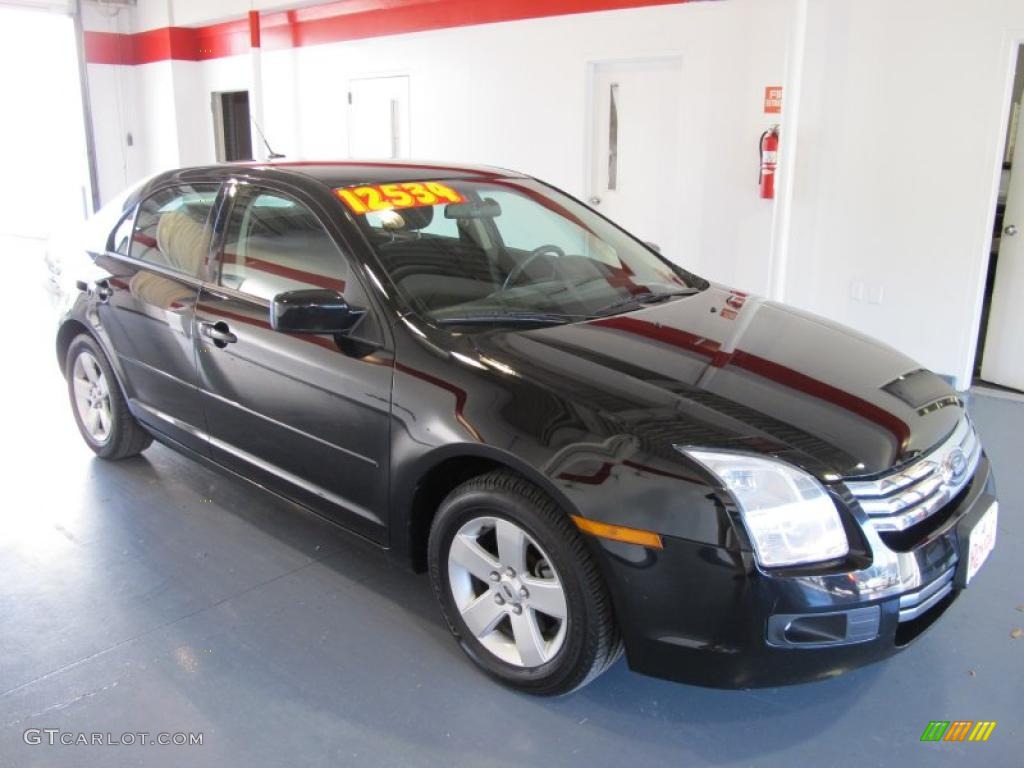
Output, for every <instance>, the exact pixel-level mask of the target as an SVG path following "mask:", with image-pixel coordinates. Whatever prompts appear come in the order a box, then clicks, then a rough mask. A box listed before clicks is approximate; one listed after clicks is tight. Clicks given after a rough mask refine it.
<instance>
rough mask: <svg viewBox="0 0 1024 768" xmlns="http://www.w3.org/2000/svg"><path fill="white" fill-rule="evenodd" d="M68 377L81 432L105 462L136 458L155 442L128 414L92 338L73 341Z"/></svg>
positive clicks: (73, 411)
mask: <svg viewBox="0 0 1024 768" xmlns="http://www.w3.org/2000/svg"><path fill="white" fill-rule="evenodd" d="M64 377H65V379H67V384H68V397H69V399H70V401H71V412H72V413H73V414H74V417H75V423H76V424H77V425H78V431H79V432H81V434H82V438H83V439H84V440H85V442H86V445H88V446H89V447H90V448H91V449H92V450H93V452H94V453H95V454H96V455H97V456H99V457H100V458H101V459H109V460H112V461H115V460H117V459H126V458H128V457H129V456H136V455H138V454H140V453H142V451H144V450H146V448H148V447H149V445H150V444H151V443H152V442H153V437H152V436H151V435H150V434H149V432H147V431H146V430H145V429H144V428H143V427H142V426H141V425H140V424H139V423H138V422H137V421H136V420H135V417H134V416H132V414H131V412H130V411H129V410H128V403H127V402H126V401H125V398H124V394H123V393H122V392H121V387H120V384H119V383H118V381H117V377H116V376H115V375H114V371H113V369H112V368H111V367H110V362H109V361H108V360H107V356H106V355H105V354H104V353H103V350H102V349H101V348H100V345H99V344H98V343H97V342H96V340H95V339H94V338H93V337H92V336H89V335H88V334H85V333H83V334H79V335H78V336H76V337H75V338H74V339H73V340H72V342H71V345H70V346H69V347H68V354H67V357H66V358H65V364H64Z"/></svg>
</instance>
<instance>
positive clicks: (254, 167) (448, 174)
mask: <svg viewBox="0 0 1024 768" xmlns="http://www.w3.org/2000/svg"><path fill="white" fill-rule="evenodd" d="M234 175H250V176H261V175H265V176H266V177H267V178H282V176H284V177H287V176H291V177H292V178H294V177H296V176H299V177H305V178H306V179H312V180H315V181H318V182H320V183H321V184H323V185H324V186H327V187H331V188H333V187H351V186H357V185H360V184H389V183H396V182H403V181H441V180H445V179H448V180H451V179H466V180H471V179H477V180H481V181H482V180H487V179H499V178H500V179H507V178H525V176H524V175H523V174H521V173H517V172H516V171H509V170H507V169H504V168H493V167H489V166H483V165H466V164H461V163H437V162H428V161H423V162H420V161H413V160H408V161H406V160H403V161H398V160H338V161H306V160H303V161H296V160H291V161H276V162H244V163H220V164H218V165H206V166H196V167H191V168H183V169H180V170H176V171H169V172H167V173H164V174H160V176H158V177H156V178H155V179H153V180H152V181H153V182H160V181H166V180H167V179H168V178H169V177H177V178H178V179H180V180H182V181H186V180H191V181H199V180H222V179H225V178H230V177H231V176H234ZM150 186H151V185H150Z"/></svg>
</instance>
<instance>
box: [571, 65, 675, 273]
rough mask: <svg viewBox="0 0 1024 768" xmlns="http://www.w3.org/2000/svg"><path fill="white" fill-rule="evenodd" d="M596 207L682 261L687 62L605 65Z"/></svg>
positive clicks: (599, 93) (596, 90)
mask: <svg viewBox="0 0 1024 768" xmlns="http://www.w3.org/2000/svg"><path fill="white" fill-rule="evenodd" d="M591 82H592V84H593V85H592V87H593V92H592V94H591V104H592V105H593V109H592V115H593V121H594V122H593V126H592V134H591V141H590V146H591V147H592V154H593V157H592V158H591V168H590V189H589V190H588V194H589V203H590V204H591V205H592V206H594V207H595V208H596V209H597V210H598V211H600V212H601V213H603V214H604V215H605V216H607V217H608V218H610V219H611V220H612V221H614V222H615V223H616V224H619V225H620V226H622V227H624V228H625V229H627V230H629V231H630V232H631V233H633V234H634V235H635V236H637V237H639V238H640V239H641V240H647V241H649V242H653V243H655V244H657V245H658V247H659V248H661V251H662V253H663V254H664V255H665V256H666V257H667V258H668V259H670V260H672V261H679V260H681V258H682V254H680V252H679V250H680V248H681V246H682V242H681V238H680V237H679V235H678V232H679V219H680V212H679V210H678V205H679V202H678V198H677V197H676V196H675V195H673V194H672V188H673V187H672V183H671V180H672V179H673V178H678V174H680V173H681V167H680V159H681V153H680V147H679V144H680V141H681V136H682V122H681V121H682V115H681V104H680V99H681V91H682V86H681V82H682V63H681V61H680V60H679V59H676V58H664V59H644V60H639V61H617V62H615V61H613V62H603V63H600V64H597V65H595V66H594V69H593V77H592V80H591Z"/></svg>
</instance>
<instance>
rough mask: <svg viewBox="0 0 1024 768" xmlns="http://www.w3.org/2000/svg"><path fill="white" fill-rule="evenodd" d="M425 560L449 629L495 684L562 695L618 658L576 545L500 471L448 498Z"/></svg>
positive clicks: (559, 521) (548, 508)
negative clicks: (517, 568)
mask: <svg viewBox="0 0 1024 768" xmlns="http://www.w3.org/2000/svg"><path fill="white" fill-rule="evenodd" d="M517 532H518V533H517ZM499 536H501V539H500V541H501V546H499V544H498V542H499ZM520 536H521V537H522V543H521V544H520V539H519V537H520ZM427 554H428V561H429V566H430V577H431V581H432V583H433V586H434V592H435V594H436V595H437V599H438V602H439V603H440V605H441V611H442V613H443V614H444V617H445V619H446V621H447V622H448V626H449V627H450V629H451V631H452V633H453V634H454V635H455V637H456V638H457V639H458V641H459V643H460V644H461V646H462V648H463V650H464V651H465V652H466V654H467V655H468V656H469V657H470V658H471V659H472V660H473V661H474V662H475V663H476V664H477V665H478V666H479V667H480V668H481V669H482V670H483V671H484V672H486V673H487V674H488V675H490V676H491V677H492V678H494V679H496V680H498V681H499V682H501V683H503V684H505V685H507V686H509V687H511V688H514V689H517V690H520V691H524V692H526V693H531V694H535V695H540V696H555V695H561V694H566V693H570V692H572V691H574V690H577V689H578V688H581V687H583V686H584V685H586V684H587V683H589V682H591V681H592V680H594V679H595V678H596V677H598V676H599V675H600V674H601V673H602V672H604V671H605V670H606V669H607V668H608V667H610V666H611V665H612V664H613V663H614V662H615V661H616V660H617V659H618V658H619V656H621V655H622V640H621V638H620V636H619V632H618V628H617V627H616V624H615V619H614V616H613V612H612V605H611V599H610V598H609V596H608V591H607V589H606V587H605V585H604V582H603V580H602V578H601V575H600V573H599V571H598V568H597V565H596V563H595V562H594V560H593V557H592V556H591V554H590V552H589V551H588V549H587V546H586V544H585V542H584V541H583V537H582V535H581V534H580V532H579V531H578V530H577V529H576V527H575V526H574V525H573V524H572V523H571V521H570V520H569V517H568V516H567V515H566V514H565V512H564V511H562V510H561V509H560V508H559V507H558V505H556V504H555V503H554V502H553V501H552V500H551V499H550V498H549V497H548V496H547V495H546V494H545V493H544V492H543V491H541V490H540V489H539V488H538V487H537V486H535V485H533V484H532V483H530V482H528V481H527V480H526V479H524V478H522V477H521V476H519V475H516V474H514V473H512V472H507V471H503V470H499V471H495V472H490V473H488V474H485V475H481V476H479V477H476V478H473V479H471V480H469V481H467V482H465V483H463V484H462V485H460V486H458V487H457V488H456V489H455V490H453V491H452V492H451V493H450V494H449V495H448V497H447V498H446V499H445V500H444V502H442V504H441V506H440V508H439V509H438V511H437V514H436V516H435V518H434V521H433V524H432V526H431V530H430V539H429V542H428V553H427ZM503 556H504V557H503ZM513 565H519V571H516V570H515V568H514V567H513ZM496 573H497V576H496ZM530 590H533V593H532V594H531V593H530ZM558 590H560V591H561V598H560V597H559V595H558ZM559 613H564V616H563V617H559V616H558V614H559ZM470 623H472V624H473V629H471V628H470Z"/></svg>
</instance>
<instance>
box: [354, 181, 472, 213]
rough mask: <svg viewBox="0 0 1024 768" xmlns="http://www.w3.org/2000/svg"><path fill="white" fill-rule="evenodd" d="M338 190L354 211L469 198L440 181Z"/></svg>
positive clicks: (390, 208)
mask: <svg viewBox="0 0 1024 768" xmlns="http://www.w3.org/2000/svg"><path fill="white" fill-rule="evenodd" d="M334 193H335V194H336V195H337V196H338V197H339V198H340V199H341V201H342V202H343V203H345V205H347V206H348V208H349V210H350V211H352V213H357V214H360V215H362V214H366V213H370V212H371V211H390V210H396V209H401V208H420V207H422V206H427V205H440V204H443V203H464V202H466V198H464V197H463V196H462V195H461V194H459V193H458V192H456V191H455V190H454V189H452V188H451V187H449V186H448V185H447V184H442V183H441V182H439V181H409V182H405V183H401V184H374V185H368V186H362V187H348V188H345V189H336V190H334Z"/></svg>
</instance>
